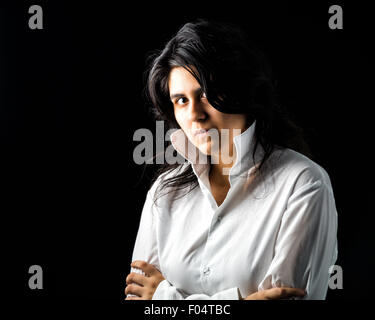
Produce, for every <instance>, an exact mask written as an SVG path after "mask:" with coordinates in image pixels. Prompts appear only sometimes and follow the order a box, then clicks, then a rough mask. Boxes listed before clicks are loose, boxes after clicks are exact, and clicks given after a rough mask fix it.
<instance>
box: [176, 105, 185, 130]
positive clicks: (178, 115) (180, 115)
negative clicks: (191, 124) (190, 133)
mask: <svg viewBox="0 0 375 320" xmlns="http://www.w3.org/2000/svg"><path fill="white" fill-rule="evenodd" d="M174 117H175V119H176V121H177V123H178V124H179V125H180V127H181V128H182V129H185V128H186V127H187V123H186V120H185V117H184V115H183V112H181V111H178V110H176V109H175V110H174Z"/></svg>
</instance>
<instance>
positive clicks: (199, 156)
mask: <svg viewBox="0 0 375 320" xmlns="http://www.w3.org/2000/svg"><path fill="white" fill-rule="evenodd" d="M255 126H256V120H254V122H253V123H252V125H251V126H250V127H249V128H247V129H246V130H245V131H244V132H242V133H241V134H240V135H237V136H235V137H234V138H233V143H234V146H235V152H236V156H237V157H236V161H235V163H234V165H233V166H232V168H231V169H230V171H229V176H239V175H242V174H243V173H244V172H248V171H249V170H250V169H251V168H252V167H253V166H254V165H255V164H257V163H258V162H259V161H260V160H261V159H262V156H263V153H264V151H263V148H262V147H261V145H260V144H258V146H257V150H256V153H255V156H254V158H255V159H253V151H254V147H255V142H256V141H255ZM171 142H172V146H173V148H174V149H175V150H176V151H177V152H178V153H179V154H180V155H181V156H182V157H184V158H185V159H186V160H187V161H188V162H189V163H190V164H191V165H192V168H193V171H194V173H195V174H196V175H197V176H198V177H199V176H200V175H201V174H202V173H203V172H204V171H205V170H208V169H209V167H210V164H209V158H208V157H207V156H206V155H205V154H203V153H202V152H201V151H200V150H199V149H198V148H197V147H195V146H194V145H193V144H192V143H191V142H190V140H189V139H188V138H187V136H186V134H185V133H184V131H183V130H182V129H178V130H176V131H174V132H173V133H172V134H171Z"/></svg>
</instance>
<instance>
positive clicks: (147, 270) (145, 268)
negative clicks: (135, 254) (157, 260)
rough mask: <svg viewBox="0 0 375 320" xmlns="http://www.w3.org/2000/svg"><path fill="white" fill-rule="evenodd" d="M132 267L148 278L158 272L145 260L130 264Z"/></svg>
mask: <svg viewBox="0 0 375 320" xmlns="http://www.w3.org/2000/svg"><path fill="white" fill-rule="evenodd" d="M130 266H132V267H133V268H138V269H141V270H142V271H143V272H144V273H145V274H146V275H147V276H150V275H152V274H153V273H154V272H155V270H156V268H155V267H154V266H153V265H152V264H150V263H147V262H146V261H143V260H135V261H133V262H132V263H131V264H130Z"/></svg>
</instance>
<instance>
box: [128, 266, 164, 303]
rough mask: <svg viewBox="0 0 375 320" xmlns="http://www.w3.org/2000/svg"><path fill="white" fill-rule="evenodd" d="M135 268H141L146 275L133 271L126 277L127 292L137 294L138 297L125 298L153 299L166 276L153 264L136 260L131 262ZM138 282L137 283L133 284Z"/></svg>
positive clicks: (129, 298)
mask: <svg viewBox="0 0 375 320" xmlns="http://www.w3.org/2000/svg"><path fill="white" fill-rule="evenodd" d="M130 265H131V266H132V267H133V268H138V269H141V270H142V271H143V272H144V273H145V274H146V275H145V276H144V275H141V274H138V273H135V272H131V273H129V274H128V276H127V277H126V284H127V286H126V288H125V294H126V295H127V294H129V293H130V294H135V295H137V296H138V297H127V298H126V299H125V300H152V296H153V295H154V292H155V291H156V288H157V287H158V285H159V283H160V282H162V281H163V280H164V279H165V278H164V277H163V275H162V274H161V273H160V271H159V270H158V269H156V268H155V267H154V266H153V265H152V264H149V263H147V262H146V261H142V260H135V261H133V262H132V263H131V264H130ZM132 283H136V284H138V285H136V284H132Z"/></svg>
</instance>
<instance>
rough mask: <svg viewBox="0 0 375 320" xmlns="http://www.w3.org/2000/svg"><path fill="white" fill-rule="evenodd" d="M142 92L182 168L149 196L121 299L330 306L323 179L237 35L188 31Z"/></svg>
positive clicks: (221, 29)
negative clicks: (269, 301)
mask: <svg viewBox="0 0 375 320" xmlns="http://www.w3.org/2000/svg"><path fill="white" fill-rule="evenodd" d="M147 88H148V94H149V98H150V100H151V102H152V105H153V106H154V108H155V114H156V116H157V117H156V119H158V120H164V121H165V122H166V124H167V125H168V128H175V129H176V130H175V131H174V132H173V133H172V135H171V143H172V146H173V148H174V149H175V150H176V151H177V153H178V154H179V155H180V156H182V157H183V158H184V159H186V161H185V162H184V163H182V164H181V163H175V164H168V163H166V164H165V165H164V166H163V167H162V168H161V169H160V170H159V171H158V172H157V177H156V179H154V180H155V181H154V183H153V184H152V187H151V188H150V190H149V192H148V194H147V198H146V202H145V204H144V208H143V211H142V216H141V220H140V225H139V230H138V234H137V238H136V242H135V247H134V251H133V257H132V258H133V259H132V261H133V262H132V263H131V273H130V274H129V275H128V276H127V278H126V284H127V286H126V289H125V294H126V295H127V298H126V299H128V300H130V299H142V300H144V299H146V300H147V299H149V300H150V299H247V300H251V299H325V297H326V293H327V289H328V281H329V268H330V266H331V265H333V264H334V263H335V261H336V259H337V236H336V234H337V212H336V207H335V200H334V195H333V191H332V186H331V182H330V178H329V176H328V174H327V172H326V171H325V170H324V169H323V168H322V167H321V166H319V165H318V164H317V163H315V162H314V161H313V160H311V155H310V153H309V149H308V146H307V144H306V143H305V142H304V139H303V136H302V132H301V129H300V128H299V127H297V126H296V125H295V124H294V123H293V122H292V121H291V120H290V119H289V118H288V117H287V115H286V114H285V112H284V111H283V110H282V108H281V107H280V106H279V105H278V104H277V102H276V93H275V86H274V83H273V81H272V80H271V74H270V69H269V67H268V64H267V63H266V59H265V58H264V56H263V55H262V54H261V53H260V52H259V51H258V50H257V49H256V48H255V47H253V46H252V45H251V44H250V42H249V40H248V39H247V37H246V35H245V34H244V33H243V31H241V30H240V29H239V28H237V27H234V26H232V25H229V24H223V23H215V22H210V21H206V20H202V19H200V20H197V21H195V22H193V23H187V24H185V25H184V26H183V27H182V28H181V29H180V30H179V31H178V33H177V34H176V35H175V36H174V37H173V38H172V39H171V40H170V41H169V42H168V43H167V45H166V46H165V48H164V50H162V51H161V52H160V53H158V54H157V55H156V56H155V57H153V61H152V64H151V68H150V70H149V74H148V83H147ZM215 132H216V133H218V134H216V135H215V134H214V133H215ZM211 133H212V134H211ZM193 151H194V152H193ZM205 157H206V160H208V161H202V159H205Z"/></svg>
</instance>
